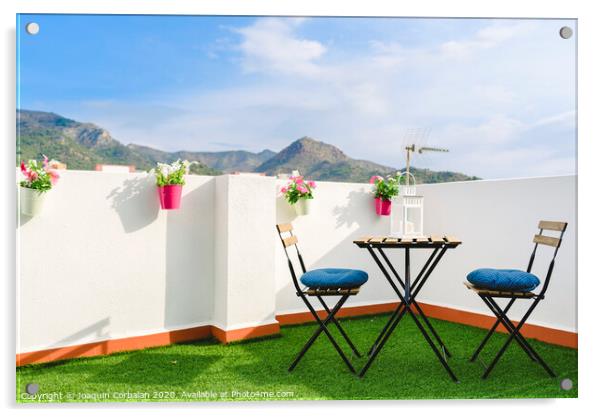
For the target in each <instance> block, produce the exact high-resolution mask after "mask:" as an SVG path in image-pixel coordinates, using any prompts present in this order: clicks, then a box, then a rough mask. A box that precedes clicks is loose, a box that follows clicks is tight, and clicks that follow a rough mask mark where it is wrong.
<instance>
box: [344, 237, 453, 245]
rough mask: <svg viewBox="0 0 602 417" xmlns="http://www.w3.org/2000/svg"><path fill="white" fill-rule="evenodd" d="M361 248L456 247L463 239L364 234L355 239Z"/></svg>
mask: <svg viewBox="0 0 602 417" xmlns="http://www.w3.org/2000/svg"><path fill="white" fill-rule="evenodd" d="M353 243H355V244H356V245H358V246H359V247H360V248H365V247H368V246H370V247H380V248H438V247H444V246H445V247H448V248H455V247H456V246H458V245H461V244H462V241H461V240H459V239H457V238H455V237H453V236H448V235H445V236H439V235H430V236H426V237H415V238H405V237H404V238H399V237H387V236H364V237H360V238H359V239H355V240H354V241H353Z"/></svg>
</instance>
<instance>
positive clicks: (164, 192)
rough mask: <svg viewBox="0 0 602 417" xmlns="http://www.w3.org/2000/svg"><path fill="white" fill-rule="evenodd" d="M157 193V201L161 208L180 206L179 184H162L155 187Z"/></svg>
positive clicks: (177, 207) (169, 208) (176, 207)
mask: <svg viewBox="0 0 602 417" xmlns="http://www.w3.org/2000/svg"><path fill="white" fill-rule="evenodd" d="M157 192H158V193H159V202H160V203H161V208H162V209H163V210H174V209H179V208H180V200H181V199H182V186H181V185H164V186H162V187H157Z"/></svg>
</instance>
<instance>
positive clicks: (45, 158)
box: [42, 154, 48, 168]
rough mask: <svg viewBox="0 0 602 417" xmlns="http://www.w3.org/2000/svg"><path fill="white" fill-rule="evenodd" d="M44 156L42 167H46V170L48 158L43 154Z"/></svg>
mask: <svg viewBox="0 0 602 417" xmlns="http://www.w3.org/2000/svg"><path fill="white" fill-rule="evenodd" d="M42 156H43V157H44V161H42V165H43V166H44V168H46V167H47V166H48V157H47V156H46V155H44V154H42Z"/></svg>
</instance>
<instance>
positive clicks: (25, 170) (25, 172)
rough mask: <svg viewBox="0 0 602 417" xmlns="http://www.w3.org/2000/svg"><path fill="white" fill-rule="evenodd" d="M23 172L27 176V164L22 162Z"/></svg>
mask: <svg viewBox="0 0 602 417" xmlns="http://www.w3.org/2000/svg"><path fill="white" fill-rule="evenodd" d="M21 172H22V173H23V174H25V175H27V168H26V167H25V162H23V161H21Z"/></svg>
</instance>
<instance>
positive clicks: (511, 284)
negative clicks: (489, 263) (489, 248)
mask: <svg viewBox="0 0 602 417" xmlns="http://www.w3.org/2000/svg"><path fill="white" fill-rule="evenodd" d="M466 279H468V281H469V282H470V283H471V284H472V285H474V286H475V287H478V288H484V289H488V290H506V291H525V292H526V291H531V290H533V289H535V288H536V287H537V286H538V285H539V278H537V277H536V276H535V275H533V274H531V273H529V272H525V271H520V270H518V269H491V268H482V269H477V270H474V271H472V272H471V273H470V274H468V276H467V277H466Z"/></svg>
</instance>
